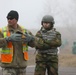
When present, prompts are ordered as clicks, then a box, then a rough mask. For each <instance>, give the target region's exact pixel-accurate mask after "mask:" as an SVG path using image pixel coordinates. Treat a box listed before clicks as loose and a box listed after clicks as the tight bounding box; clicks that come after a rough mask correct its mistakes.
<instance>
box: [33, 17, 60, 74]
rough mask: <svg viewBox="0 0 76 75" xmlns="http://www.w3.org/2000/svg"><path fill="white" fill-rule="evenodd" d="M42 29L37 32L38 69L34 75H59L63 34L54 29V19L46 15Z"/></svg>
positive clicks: (42, 22)
mask: <svg viewBox="0 0 76 75" xmlns="http://www.w3.org/2000/svg"><path fill="white" fill-rule="evenodd" d="M41 24H42V27H41V29H40V30H39V31H38V32H37V34H36V37H37V42H36V50H37V55H36V67H35V73H34V75H45V74H46V71H47V75H58V55H57V52H58V49H57V47H60V46H61V34H60V33H59V32H58V31H56V29H55V28H53V27H54V18H53V17H52V16H50V15H45V16H44V17H43V18H42V21H41Z"/></svg>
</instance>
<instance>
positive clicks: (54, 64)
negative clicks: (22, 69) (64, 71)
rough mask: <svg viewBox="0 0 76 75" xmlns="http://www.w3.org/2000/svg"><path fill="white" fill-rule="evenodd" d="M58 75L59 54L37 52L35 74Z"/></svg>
mask: <svg viewBox="0 0 76 75" xmlns="http://www.w3.org/2000/svg"><path fill="white" fill-rule="evenodd" d="M46 73H47V75H58V56H57V55H54V56H53V55H47V54H42V55H41V54H37V56H36V67H35V73H34V75H46Z"/></svg>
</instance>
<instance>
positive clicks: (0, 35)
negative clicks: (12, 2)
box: [0, 10, 34, 75]
mask: <svg viewBox="0 0 76 75" xmlns="http://www.w3.org/2000/svg"><path fill="white" fill-rule="evenodd" d="M18 18H19V14H18V12H17V11H14V10H11V11H10V12H9V13H8V15H7V21H8V25H7V26H6V27H3V28H2V29H1V31H0V48H2V51H1V65H0V66H1V67H2V75H26V67H27V60H28V57H27V50H28V46H30V47H34V38H33V36H32V34H31V32H29V31H28V30H26V29H25V28H23V27H21V26H20V25H19V24H17V22H18ZM25 32H26V34H25ZM9 35H10V36H9ZM12 47H13V48H12Z"/></svg>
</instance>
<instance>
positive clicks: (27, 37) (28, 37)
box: [16, 30, 35, 43]
mask: <svg viewBox="0 0 76 75" xmlns="http://www.w3.org/2000/svg"><path fill="white" fill-rule="evenodd" d="M16 33H17V34H21V35H22V40H23V41H24V42H26V43H28V42H31V41H34V40H35V38H34V36H32V35H30V34H29V33H27V32H26V33H23V32H21V31H19V30H17V31H16Z"/></svg>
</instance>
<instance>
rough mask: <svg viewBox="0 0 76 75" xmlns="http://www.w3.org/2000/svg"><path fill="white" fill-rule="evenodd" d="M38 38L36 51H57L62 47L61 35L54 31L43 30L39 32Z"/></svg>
mask: <svg viewBox="0 0 76 75" xmlns="http://www.w3.org/2000/svg"><path fill="white" fill-rule="evenodd" d="M36 37H37V38H38V40H37V43H36V49H37V50H38V51H41V50H49V49H56V50H57V47H59V46H61V34H60V33H59V32H58V31H56V30H54V29H52V30H49V31H47V30H45V29H44V28H41V29H40V30H39V31H38V32H37V34H36ZM53 51H54V50H53Z"/></svg>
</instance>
